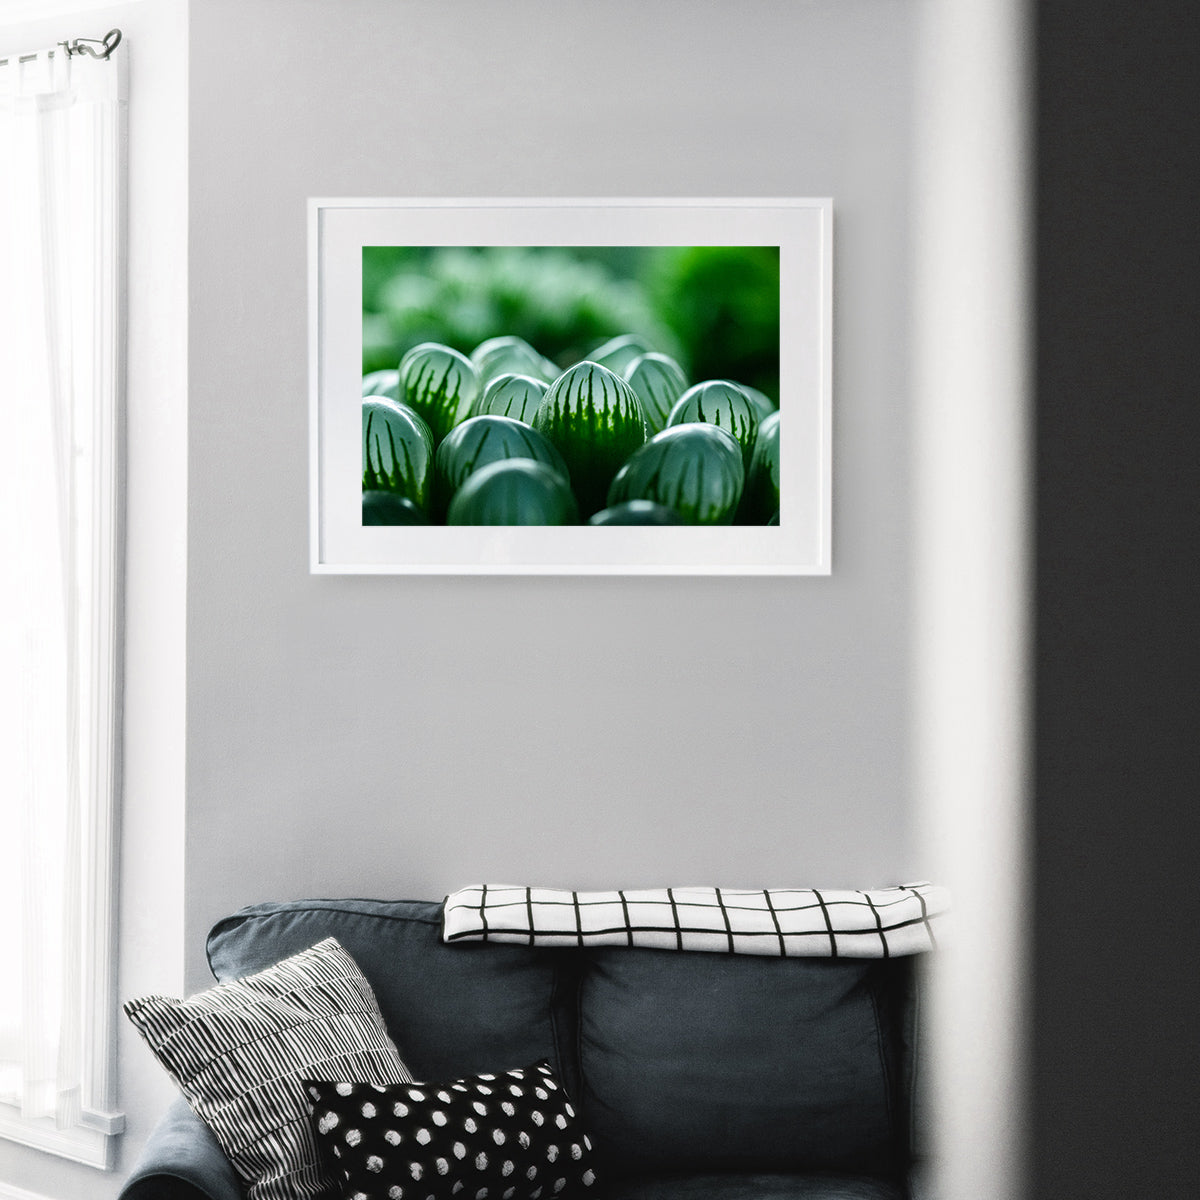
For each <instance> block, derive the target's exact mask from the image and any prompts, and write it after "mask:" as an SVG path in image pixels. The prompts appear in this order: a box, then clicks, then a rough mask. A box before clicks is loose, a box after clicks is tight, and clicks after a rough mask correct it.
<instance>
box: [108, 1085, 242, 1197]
mask: <svg viewBox="0 0 1200 1200" xmlns="http://www.w3.org/2000/svg"><path fill="white" fill-rule="evenodd" d="M118 1200H244V1193H243V1192H242V1185H241V1183H240V1182H239V1180H238V1177H237V1174H236V1172H235V1171H234V1169H233V1165H232V1164H231V1163H230V1161H229V1159H228V1158H226V1157H225V1152H224V1151H223V1150H222V1149H221V1147H220V1145H219V1144H218V1142H217V1139H216V1138H215V1137H213V1135H212V1132H211V1130H210V1129H209V1128H208V1126H207V1125H205V1124H204V1122H203V1121H201V1120H200V1118H199V1117H198V1116H196V1114H195V1113H194V1112H192V1110H191V1109H190V1108H189V1107H188V1105H187V1102H186V1101H185V1100H183V1099H179V1100H176V1101H175V1103H174V1104H172V1105H171V1107H170V1108H168V1109H167V1111H166V1113H165V1114H164V1115H163V1118H162V1120H161V1121H159V1123H158V1124H157V1125H156V1126H155V1127H154V1130H153V1132H152V1133H151V1134H150V1138H149V1140H148V1141H147V1142H146V1146H145V1148H144V1149H143V1151H142V1156H141V1158H140V1159H138V1162H137V1165H136V1166H135V1167H134V1168H133V1172H132V1173H131V1174H130V1176H129V1178H128V1179H127V1180H126V1181H125V1186H124V1187H123V1188H122V1189H121V1192H120V1195H119V1197H118Z"/></svg>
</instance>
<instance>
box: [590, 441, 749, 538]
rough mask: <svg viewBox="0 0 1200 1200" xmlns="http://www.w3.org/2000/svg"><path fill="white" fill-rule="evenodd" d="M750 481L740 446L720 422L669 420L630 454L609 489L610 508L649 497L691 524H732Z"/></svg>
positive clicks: (648, 498)
mask: <svg viewBox="0 0 1200 1200" xmlns="http://www.w3.org/2000/svg"><path fill="white" fill-rule="evenodd" d="M744 483H745V469H744V468H743V466H742V455H741V450H740V448H739V446H738V444H737V442H735V441H734V439H733V437H732V436H731V435H730V434H729V433H727V432H726V431H725V430H724V429H721V428H719V427H718V426H716V425H710V424H707V423H703V422H689V423H688V424H685V425H670V426H668V427H667V428H666V429H664V430H663V431H662V432H661V433H656V434H655V435H654V437H652V438H651V439H650V440H649V441H648V442H647V443H646V444H645V445H644V446H642V447H641V449H639V450H635V451H634V453H633V454H631V455H630V456H629V461H628V462H627V463H626V464H625V465H624V466H623V467H622V468H621V469H620V471H618V472H617V476H616V478H615V479H614V480H613V482H612V487H611V488H609V492H608V504H609V507H612V506H614V505H618V504H622V503H624V502H625V501H628V500H650V501H652V502H653V503H655V504H661V505H664V506H666V507H667V508H673V509H674V510H675V511H676V512H677V513H679V515H680V516H681V517H682V518H683V519H684V521H685V522H686V523H687V524H689V525H729V524H731V523H732V521H733V517H734V513H735V512H736V511H737V506H738V501H739V500H740V499H741V495H742V487H743V485H744Z"/></svg>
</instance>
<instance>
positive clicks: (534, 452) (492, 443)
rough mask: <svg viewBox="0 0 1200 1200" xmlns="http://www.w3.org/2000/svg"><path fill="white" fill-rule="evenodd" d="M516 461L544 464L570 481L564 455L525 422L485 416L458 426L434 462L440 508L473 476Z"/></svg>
mask: <svg viewBox="0 0 1200 1200" xmlns="http://www.w3.org/2000/svg"><path fill="white" fill-rule="evenodd" d="M515 458H528V459H532V460H533V461H534V462H540V463H543V464H544V465H546V466H548V467H550V468H551V469H552V470H554V471H557V472H558V474H559V475H561V476H562V477H563V479H564V480H569V479H570V475H569V472H568V471H567V465H566V463H564V462H563V459H562V455H561V454H559V452H558V451H557V450H556V449H555V448H554V447H553V446H552V445H551V444H550V443H549V442H548V441H547V440H546V439H545V438H544V437H542V435H541V434H540V433H538V431H537V430H536V429H534V428H532V427H531V426H529V425H526V424H525V423H524V422H523V421H515V420H513V419H512V418H511V417H498V416H492V415H485V416H479V417H470V418H468V419H467V420H465V421H464V422H463V423H462V424H461V425H456V426H455V427H454V428H453V429H452V430H451V431H450V432H449V433H448V434H447V435H446V437H445V440H444V441H443V442H442V444H441V445H440V446H439V447H438V448H437V454H436V456H435V459H434V470H435V472H436V500H437V506H438V508H439V509H443V510H444V509H445V508H446V507H447V506H448V505H449V503H450V500H451V497H453V495H454V493H455V492H456V491H458V489H459V488H460V487H462V485H463V482H464V481H465V480H466V479H467V478H468V477H469V476H470V475H472V474H474V472H476V471H478V470H480V469H481V468H482V467H486V466H488V465H489V464H490V463H494V462H503V461H504V460H506V459H515Z"/></svg>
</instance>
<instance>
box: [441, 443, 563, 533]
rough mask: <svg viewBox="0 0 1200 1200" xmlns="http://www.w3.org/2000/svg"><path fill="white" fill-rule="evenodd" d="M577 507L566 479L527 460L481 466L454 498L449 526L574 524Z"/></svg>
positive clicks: (547, 468)
mask: <svg viewBox="0 0 1200 1200" xmlns="http://www.w3.org/2000/svg"><path fill="white" fill-rule="evenodd" d="M578 523H579V507H578V505H577V504H576V502H575V497H574V496H573V495H572V494H571V489H570V487H569V486H568V485H567V481H566V480H565V479H564V478H563V477H562V476H561V475H560V474H559V473H558V472H557V471H555V470H554V469H553V468H552V467H548V466H546V464H545V463H540V462H535V461H534V460H533V459H530V458H512V459H504V460H501V461H500V462H494V463H489V464H488V465H487V466H486V467H481V468H480V469H479V470H478V471H475V472H474V473H472V474H471V476H470V477H469V478H468V479H467V480H466V482H465V483H464V484H463V485H462V487H460V488H459V489H458V491H457V492H456V493H455V494H454V499H453V500H452V501H451V502H450V511H449V513H448V514H447V517H446V524H448V525H577V524H578Z"/></svg>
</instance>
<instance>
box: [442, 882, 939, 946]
mask: <svg viewBox="0 0 1200 1200" xmlns="http://www.w3.org/2000/svg"><path fill="white" fill-rule="evenodd" d="M948 907H949V896H948V894H947V892H946V890H945V888H941V887H937V886H935V885H934V884H932V883H906V884H903V885H901V886H899V887H889V888H876V889H874V890H873V891H865V892H864V891H846V890H842V891H837V890H833V889H829V890H821V891H818V890H817V889H815V888H776V889H767V890H761V891H740V890H734V889H732V888H712V887H682V888H650V889H647V890H641V891H618V892H568V891H560V890H557V889H554V888H539V887H511V886H506V885H496V884H477V885H475V886H473V887H468V888H463V889H462V890H461V891H457V892H453V893H451V894H450V895H449V896H447V897H446V899H445V901H444V903H443V905H442V941H444V942H466V941H474V942H514V943H517V944H519V945H524V946H645V947H650V948H652V949H657V950H709V951H718V952H724V953H728V954H770V955H782V956H786V957H802V956H803V957H824V958H890V957H892V956H894V955H902V954H918V953H920V952H921V951H924V950H932V949H933V948H934V947H935V946H936V945H937V941H936V938H935V936H934V925H935V924H937V922H938V919H939V918H940V917H941V916H942V914H944V913H945V912H946V910H947V908H948Z"/></svg>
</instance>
